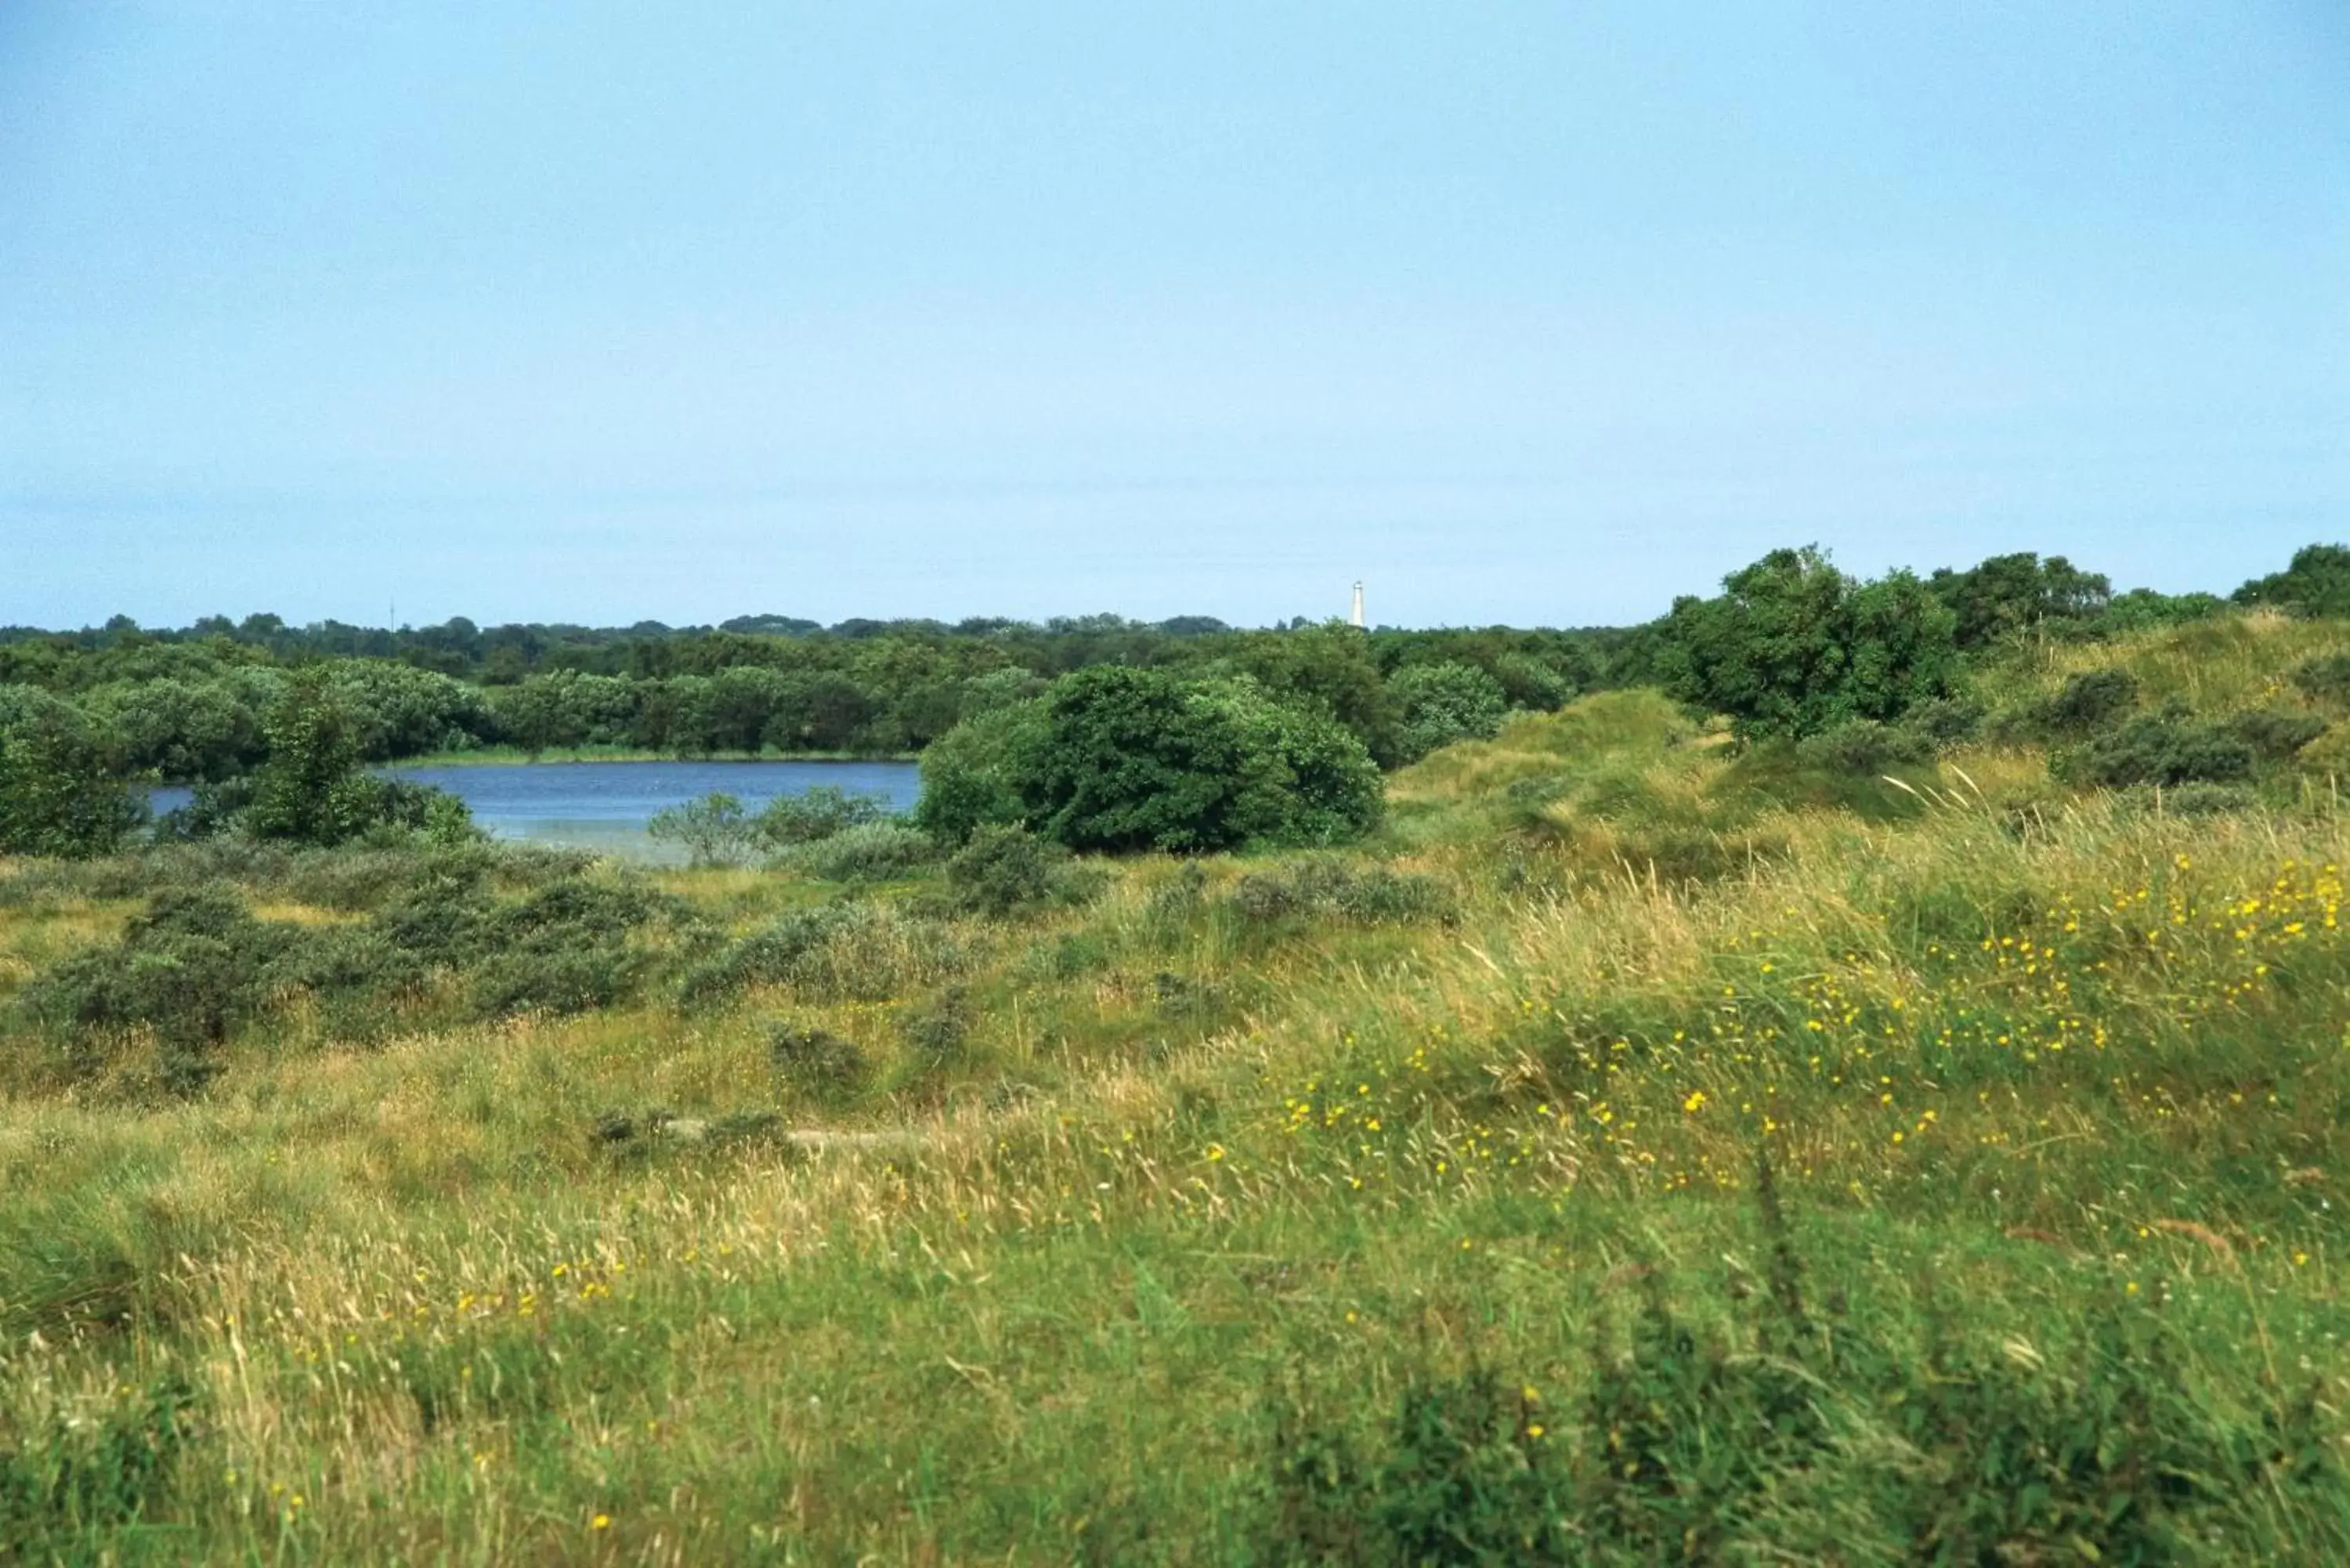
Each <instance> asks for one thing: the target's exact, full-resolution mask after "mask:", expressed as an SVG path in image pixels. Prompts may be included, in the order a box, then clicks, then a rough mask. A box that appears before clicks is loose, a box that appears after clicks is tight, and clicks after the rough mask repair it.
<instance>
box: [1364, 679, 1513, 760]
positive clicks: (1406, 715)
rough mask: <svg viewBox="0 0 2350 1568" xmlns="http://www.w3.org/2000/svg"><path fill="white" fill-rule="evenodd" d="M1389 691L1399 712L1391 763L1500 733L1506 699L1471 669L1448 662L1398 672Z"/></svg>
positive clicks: (1492, 683) (1499, 688)
mask: <svg viewBox="0 0 2350 1568" xmlns="http://www.w3.org/2000/svg"><path fill="white" fill-rule="evenodd" d="M1388 691H1389V692H1390V693H1391V694H1392V696H1393V697H1394V699H1395V702H1396V706H1397V708H1398V709H1399V719H1398V721H1397V724H1396V740H1395V758H1396V760H1397V761H1399V762H1411V761H1414V760H1416V759H1418V758H1420V757H1424V756H1426V755H1427V754H1428V753H1430V752H1432V751H1435V750H1436V749H1437V748H1438V747H1440V746H1449V745H1451V744H1452V743H1453V742H1455V741H1469V740H1483V739H1485V738H1487V737H1488V736H1490V735H1492V733H1493V732H1495V731H1497V730H1499V729H1500V728H1501V727H1502V720H1503V717H1504V716H1505V715H1507V713H1508V712H1509V707H1510V703H1509V698H1508V696H1507V694H1506V693H1504V692H1503V690H1502V685H1501V682H1499V681H1498V680H1494V679H1493V678H1492V676H1491V675H1488V674H1486V673H1485V672H1484V671H1483V670H1480V669H1478V668H1477V667H1476V666H1475V665H1473V664H1461V663H1459V662H1457V661H1453V660H1446V661H1444V662H1442V663H1437V664H1414V665H1409V666H1407V667H1406V668H1404V669H1402V670H1398V671H1396V673H1395V676H1394V678H1393V679H1392V680H1389V681H1388Z"/></svg>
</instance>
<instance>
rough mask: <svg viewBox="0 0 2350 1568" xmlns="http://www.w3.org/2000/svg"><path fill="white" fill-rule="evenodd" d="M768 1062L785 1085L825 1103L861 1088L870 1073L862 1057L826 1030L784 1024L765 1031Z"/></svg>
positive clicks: (775, 1025)
mask: <svg viewBox="0 0 2350 1568" xmlns="http://www.w3.org/2000/svg"><path fill="white" fill-rule="evenodd" d="M767 1059H768V1060H769V1061H771V1062H773V1063H774V1064H775V1073H776V1075H777V1076H778V1077H781V1078H782V1079H783V1080H784V1081H785V1083H786V1084H789V1085H791V1086H792V1087H794V1088H795V1089H797V1090H799V1091H800V1092H801V1093H803V1094H806V1095H808V1096H812V1097H814V1098H816V1099H817V1100H820V1101H827V1102H828V1101H835V1100H839V1099H843V1098H846V1097H847V1096H850V1095H853V1094H855V1093H856V1092H857V1091H858V1090H859V1089H861V1088H863V1087H864V1086H865V1085H866V1083H867V1081H868V1079H869V1078H870V1077H871V1076H872V1071H873V1069H872V1064H870V1063H868V1061H867V1060H866V1059H865V1053H864V1052H862V1051H859V1050H858V1048H857V1047H856V1045H855V1044H852V1043H850V1042H849V1041H847V1040H843V1039H842V1038H841V1037H840V1036H839V1035H837V1034H834V1033H830V1032H829V1031H827V1030H823V1029H811V1028H808V1027H806V1025H803V1024H797V1023H787V1022H778V1023H774V1024H772V1025H770V1026H769V1027H768V1030H767Z"/></svg>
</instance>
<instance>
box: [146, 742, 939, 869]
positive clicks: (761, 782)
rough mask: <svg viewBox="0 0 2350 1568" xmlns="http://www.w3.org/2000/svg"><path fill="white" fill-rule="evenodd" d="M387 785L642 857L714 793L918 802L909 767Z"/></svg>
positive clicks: (507, 826) (493, 766)
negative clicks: (650, 832) (674, 812)
mask: <svg viewBox="0 0 2350 1568" xmlns="http://www.w3.org/2000/svg"><path fill="white" fill-rule="evenodd" d="M378 771H379V772H380V774H382V775H383V776H384V777H386V778H397V779H406V780H409V781H410V782H411V783H414V784H431V785H432V787H433V788H435V789H445V790H447V791H448V792H449V793H450V794H453V795H455V796H456V797H457V798H458V799H460V800H462V801H463V802H464V803H465V805H467V806H469V807H471V808H472V810H473V820H474V821H475V822H477V823H479V824H480V825H481V826H483V827H484V829H486V830H487V831H488V832H489V834H490V836H492V837H494V838H515V839H525V840H528V841H530V842H532V843H537V844H568V845H577V846H581V847H583V848H588V849H599V850H602V851H604V852H606V853H608V854H614V855H626V856H629V857H638V858H653V857H659V858H666V857H660V856H657V855H656V850H657V848H658V846H655V845H654V843H653V842H652V840H651V839H650V838H648V837H647V836H645V824H646V823H647V822H648V821H650V819H651V817H652V815H653V813H655V812H657V811H659V810H660V809H661V808H662V807H664V806H671V805H682V804H684V803H685V802H687V801H689V800H695V799H699V798H700V797H701V796H702V795H705V794H721V793H723V794H731V795H733V797H734V798H735V799H737V800H739V801H741V802H742V803H743V806H744V807H745V808H746V809H748V810H751V811H757V810H758V809H759V808H760V807H761V806H763V805H766V804H767V803H768V802H769V801H771V800H773V799H775V797H776V796H778V795H786V794H805V793H806V792H807V791H808V790H811V789H813V788H815V787H816V786H817V785H818V784H829V785H831V786H832V787H833V788H835V789H839V790H846V791H847V792H848V793H850V794H875V795H879V796H881V797H882V798H883V799H885V800H887V801H888V802H889V805H890V808H891V809H892V810H896V811H906V810H910V809H911V807H912V806H913V804H914V802H915V800H916V799H917V798H918V797H919V796H920V794H921V776H920V772H919V770H918V769H917V768H916V766H915V764H913V763H821V762H817V763H750V762H744V763H725V762H691V763H689V762H667V763H473V764H464V765H460V766H457V767H432V768H428V767H388V768H382V769H380V770H378ZM187 800H188V791H186V790H184V789H176V788H163V789H157V790H155V791H153V792H152V794H151V802H152V804H153V806H154V809H155V811H156V812H157V813H158V814H159V815H160V814H161V813H163V812H166V811H169V810H171V809H172V807H173V806H175V805H186V804H187Z"/></svg>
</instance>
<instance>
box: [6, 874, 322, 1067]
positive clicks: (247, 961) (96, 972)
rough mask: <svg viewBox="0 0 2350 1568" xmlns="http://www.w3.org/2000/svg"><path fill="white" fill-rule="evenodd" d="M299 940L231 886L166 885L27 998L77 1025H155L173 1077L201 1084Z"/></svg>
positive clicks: (44, 1014)
mask: <svg viewBox="0 0 2350 1568" xmlns="http://www.w3.org/2000/svg"><path fill="white" fill-rule="evenodd" d="M297 940H299V938H298V933H297V932H296V931H295V930H294V929H292V928H289V927H286V926H280V925H274V924H270V923H266V922H264V921H261V920H256V919H254V918H253V916H252V915H251V914H250V913H249V912H248V911H247V910H246V909H245V907H244V903H243V901H242V900H240V899H239V898H237V897H236V896H235V894H234V893H233V892H231V891H229V890H228V889H226V888H221V887H207V888H192V889H186V890H182V889H177V888H172V889H167V890H165V891H163V892H161V893H158V894H157V895H156V896H155V898H153V899H152V900H151V902H150V903H149V905H148V907H147V909H145V910H144V911H143V912H141V913H140V914H139V915H137V916H135V917H133V919H131V921H130V925H129V926H128V927H127V928H125V929H124V930H123V933H122V936H121V939H120V940H119V941H115V942H112V943H109V944H107V945H105V946H102V947H95V948H90V949H88V950H84V951H81V952H78V953H75V954H73V955H71V956H69V957H68V958H67V959H65V960H64V961H61V962H59V963H58V964H57V966H56V967H54V968H53V969H51V970H50V971H47V973H45V974H43V975H42V976H40V977H39V978H38V979H37V980H36V981H34V983H33V984H32V985H31V986H30V987H28V988H27V989H26V994H25V1002H26V1007H27V1008H28V1009H29V1010H30V1011H31V1012H32V1013H33V1015H34V1016H35V1017H36V1018H38V1019H39V1020H41V1021H42V1022H43V1023H46V1024H47V1025H48V1026H50V1027H51V1028H54V1029H59V1030H64V1031H68V1032H71V1033H77V1034H81V1035H92V1036H100V1037H103V1036H107V1035H115V1034H120V1033H123V1032H125V1031H128V1030H131V1029H139V1028H144V1029H148V1030H151V1031H152V1032H153V1033H154V1035H155V1037H156V1040H157V1042H158V1044H161V1047H162V1049H163V1053H164V1058H165V1070H166V1073H167V1074H168V1075H170V1076H171V1077H172V1080H173V1086H175V1087H179V1088H183V1089H192V1088H195V1087H200V1086H201V1085H202V1084H203V1081H204V1080H205V1078H206V1077H207V1076H208V1075H209V1073H210V1071H211V1067H212V1061H211V1058H212V1054H213V1052H214V1051H215V1050H216V1049H217V1048H218V1047H219V1046H220V1045H221V1044H222V1043H223V1042H224V1041H225V1040H227V1038H228V1037H229V1034H230V1033H231V1032H232V1031H234V1029H235V1028H236V1027H237V1026H238V1025H240V1024H242V1023H244V1022H245V1021H246V1020H248V1019H250V1018H252V1017H254V1016H255V1015H256V1014H257V1013H259V1012H261V1010H262V1008H263V1006H264V1004H265V1002H266V1001H267V1000H268V998H269V995H270V992H271V990H272V989H273V987H274V986H275V985H276V983H277V982H278V981H279V979H280V974H279V965H280V964H281V962H282V961H284V960H285V959H286V956H287V954H288V953H289V951H290V950H292V949H293V947H294V946H295V945H296V942H297Z"/></svg>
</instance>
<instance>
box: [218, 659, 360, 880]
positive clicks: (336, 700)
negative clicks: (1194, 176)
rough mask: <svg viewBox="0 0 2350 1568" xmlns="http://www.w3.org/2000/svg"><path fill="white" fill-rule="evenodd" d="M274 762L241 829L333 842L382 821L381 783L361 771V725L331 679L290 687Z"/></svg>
mask: <svg viewBox="0 0 2350 1568" xmlns="http://www.w3.org/2000/svg"><path fill="white" fill-rule="evenodd" d="M267 731H268V736H269V757H268V761H266V762H265V763H263V764H262V766H261V771H260V773H259V774H257V775H256V776H255V781H254V792H253V799H252V803H251V804H250V805H247V806H246V807H245V808H244V812H243V813H241V814H240V815H239V817H238V825H239V826H242V827H243V828H244V830H245V831H246V832H247V833H250V834H252V835H253V836H255V838H282V839H286V840H287V841H289V842H291V843H295V844H317V845H333V844H341V843H343V842H345V841H346V840H348V839H352V838H356V837H358V836H359V835H360V834H361V833H364V832H365V831H367V828H368V826H369V824H370V823H372V822H373V821H374V820H375V806H376V802H377V798H378V797H377V791H376V788H375V783H374V781H373V780H371V779H369V777H368V776H367V775H366V774H362V773H361V772H360V771H359V736H358V732H357V727H356V725H355V724H354V723H353V721H352V715H351V713H350V711H349V710H348V708H347V707H345V706H344V704H343V702H342V700H341V699H340V697H339V696H338V694H337V693H335V692H334V691H331V690H330V689H329V688H328V685H327V684H326V681H325V680H324V678H323V677H321V676H320V675H318V674H317V673H316V672H307V671H306V672H304V673H303V674H300V675H297V676H296V677H294V678H293V679H292V680H289V681H288V682H287V683H286V691H285V695H283V696H282V697H280V698H279V699H278V701H277V706H276V708H275V709H273V710H272V711H271V712H270V715H269V722H268V725H267Z"/></svg>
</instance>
